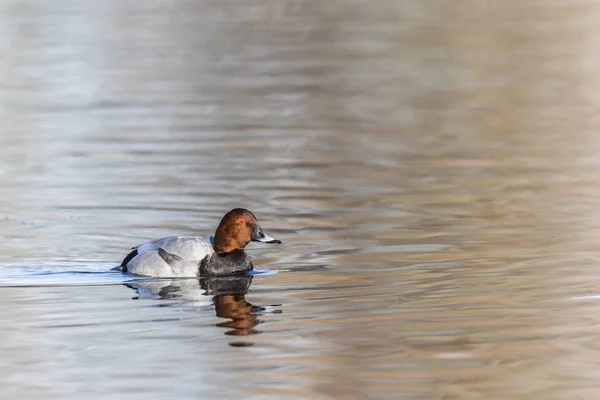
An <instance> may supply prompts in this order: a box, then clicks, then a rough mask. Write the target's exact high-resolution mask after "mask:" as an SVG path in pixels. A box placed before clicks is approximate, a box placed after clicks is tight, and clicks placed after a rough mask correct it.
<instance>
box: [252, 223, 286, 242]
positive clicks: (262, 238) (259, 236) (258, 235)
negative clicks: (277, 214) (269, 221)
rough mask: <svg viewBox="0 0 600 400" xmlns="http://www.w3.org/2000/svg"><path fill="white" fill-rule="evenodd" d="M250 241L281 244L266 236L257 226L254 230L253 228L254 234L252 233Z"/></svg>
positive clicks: (277, 240)
mask: <svg viewBox="0 0 600 400" xmlns="http://www.w3.org/2000/svg"><path fill="white" fill-rule="evenodd" d="M252 241H254V242H261V243H277V244H281V240H279V239H275V238H274V237H271V236H269V235H267V234H266V233H265V232H263V230H262V228H261V227H260V226H258V225H256V228H254V232H252Z"/></svg>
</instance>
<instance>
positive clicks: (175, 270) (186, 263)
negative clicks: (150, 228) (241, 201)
mask: <svg viewBox="0 0 600 400" xmlns="http://www.w3.org/2000/svg"><path fill="white" fill-rule="evenodd" d="M212 241H213V237H212V236H169V237H165V238H162V239H156V240H151V241H149V242H145V243H142V244H140V245H138V246H136V247H134V248H133V249H134V251H137V255H136V256H135V257H133V258H132V259H131V260H130V261H129V262H128V263H127V264H126V265H125V267H126V268H127V272H128V273H130V274H134V275H142V276H154V277H158V278H167V277H194V276H198V268H199V264H200V262H201V261H202V260H203V259H204V258H205V257H206V256H212V255H213V254H215V250H214V249H213V245H212ZM159 249H163V250H164V251H166V252H168V253H170V254H172V255H174V256H176V257H179V258H180V259H171V260H169V262H167V261H166V260H165V259H164V258H163V257H161V255H160V254H159Z"/></svg>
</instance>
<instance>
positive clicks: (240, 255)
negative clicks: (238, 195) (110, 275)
mask: <svg viewBox="0 0 600 400" xmlns="http://www.w3.org/2000/svg"><path fill="white" fill-rule="evenodd" d="M250 242H262V243H281V241H280V240H278V239H275V238H272V237H271V236H269V235H267V234H266V233H265V232H263V230H262V228H261V227H260V225H259V224H258V221H257V219H256V217H255V216H254V214H252V213H251V212H250V211H248V210H246V209H243V208H235V209H233V210H231V211H229V212H228V213H227V214H225V216H224V217H223V219H221V222H220V223H219V226H218V227H217V230H216V232H215V235H214V237H213V236H169V237H165V238H162V239H156V240H151V241H149V242H146V243H142V244H140V245H138V246H136V247H132V249H133V251H132V252H131V253H129V254H128V255H127V257H125V259H124V260H123V261H122V262H121V271H123V272H127V273H130V274H133V275H141V276H152V277H164V278H168V277H197V276H222V275H231V274H238V273H243V272H249V271H252V269H253V268H254V267H253V265H252V261H251V260H250V257H249V256H248V255H247V254H246V252H245V251H244V249H245V248H246V246H247V245H248V243H250Z"/></svg>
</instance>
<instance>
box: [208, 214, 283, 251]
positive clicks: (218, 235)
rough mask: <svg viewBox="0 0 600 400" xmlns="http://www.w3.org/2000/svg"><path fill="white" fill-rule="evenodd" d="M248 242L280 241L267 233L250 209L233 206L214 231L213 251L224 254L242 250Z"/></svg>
mask: <svg viewBox="0 0 600 400" xmlns="http://www.w3.org/2000/svg"><path fill="white" fill-rule="evenodd" d="M250 242H263V243H281V240H278V239H275V238H272V237H271V236H269V235H267V234H266V233H265V232H264V231H263V230H262V228H261V227H260V225H259V224H258V221H257V220H256V217H255V216H254V214H252V213H251V212H250V211H248V210H246V209H244V208H234V209H233V210H231V211H229V212H228V213H227V214H225V216H224V217H223V219H221V222H220V223H219V226H218V228H217V231H216V232H215V242H214V248H215V252H216V253H217V254H224V253H230V252H232V251H235V250H244V248H245V247H246V246H247V245H248V243H250Z"/></svg>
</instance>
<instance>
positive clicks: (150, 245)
mask: <svg viewBox="0 0 600 400" xmlns="http://www.w3.org/2000/svg"><path fill="white" fill-rule="evenodd" d="M213 240H214V239H213V237H212V236H168V237H165V238H162V239H156V240H151V241H149V242H146V243H142V244H140V245H139V246H137V247H134V249H135V250H136V251H137V253H138V254H142V253H145V252H147V251H157V250H158V249H164V250H166V251H168V252H169V253H171V254H175V255H177V256H179V257H181V258H183V259H184V260H189V261H200V260H202V259H203V258H204V257H206V256H207V255H210V254H213V253H214V252H215V250H214V249H213V246H212V241H213Z"/></svg>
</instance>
